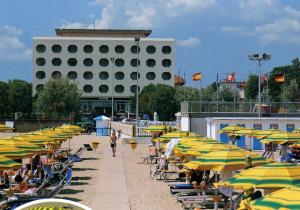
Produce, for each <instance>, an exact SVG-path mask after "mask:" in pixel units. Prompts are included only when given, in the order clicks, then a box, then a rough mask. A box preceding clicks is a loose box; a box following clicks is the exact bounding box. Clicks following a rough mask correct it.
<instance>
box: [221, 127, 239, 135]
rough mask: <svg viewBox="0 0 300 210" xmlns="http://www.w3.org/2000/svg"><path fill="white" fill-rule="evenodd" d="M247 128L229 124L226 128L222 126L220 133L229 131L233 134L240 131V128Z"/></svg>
mask: <svg viewBox="0 0 300 210" xmlns="http://www.w3.org/2000/svg"><path fill="white" fill-rule="evenodd" d="M243 129H245V128H244V127H241V126H237V125H228V126H226V127H224V128H222V129H221V130H220V131H219V133H220V134H222V133H227V134H229V135H231V134H234V133H235V132H237V131H239V130H243Z"/></svg>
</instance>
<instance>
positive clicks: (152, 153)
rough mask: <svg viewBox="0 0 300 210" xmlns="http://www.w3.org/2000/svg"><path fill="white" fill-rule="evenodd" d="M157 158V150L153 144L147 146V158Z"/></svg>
mask: <svg viewBox="0 0 300 210" xmlns="http://www.w3.org/2000/svg"><path fill="white" fill-rule="evenodd" d="M157 156H158V151H157V148H156V147H155V146H154V144H152V143H151V144H149V157H150V158H154V157H157Z"/></svg>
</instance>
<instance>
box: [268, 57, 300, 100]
mask: <svg viewBox="0 0 300 210" xmlns="http://www.w3.org/2000/svg"><path fill="white" fill-rule="evenodd" d="M278 73H281V74H284V82H283V83H278V82H276V80H275V77H276V75H277V74H278ZM291 80H296V83H297V84H298V85H300V61H299V59H298V58H295V59H293V60H292V64H291V65H287V66H279V67H275V68H273V70H272V71H271V72H270V77H269V89H270V95H271V99H272V100H273V101H281V100H283V98H282V90H283V88H284V86H286V85H287V84H290V82H291Z"/></svg>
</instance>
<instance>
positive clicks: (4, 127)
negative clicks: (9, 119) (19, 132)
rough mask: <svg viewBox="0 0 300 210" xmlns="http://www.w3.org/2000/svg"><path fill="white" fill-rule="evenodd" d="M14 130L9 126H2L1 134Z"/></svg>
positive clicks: (0, 126)
mask: <svg viewBox="0 0 300 210" xmlns="http://www.w3.org/2000/svg"><path fill="white" fill-rule="evenodd" d="M13 130H14V129H13V128H11V127H8V126H6V125H4V124H0V132H7V131H10V132H11V131H13Z"/></svg>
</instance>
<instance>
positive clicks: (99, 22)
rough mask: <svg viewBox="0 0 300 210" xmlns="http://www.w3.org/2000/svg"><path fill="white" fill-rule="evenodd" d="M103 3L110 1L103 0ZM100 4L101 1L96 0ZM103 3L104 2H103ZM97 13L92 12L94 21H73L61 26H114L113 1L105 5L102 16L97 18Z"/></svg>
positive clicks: (79, 27) (75, 27) (76, 27)
mask: <svg viewBox="0 0 300 210" xmlns="http://www.w3.org/2000/svg"><path fill="white" fill-rule="evenodd" d="M101 2H103V3H105V2H108V1H103V0H102V1H101ZM96 3H97V4H100V1H97V2H94V4H96ZM101 4H102V3H101ZM95 17H96V16H95V15H94V14H91V15H90V18H93V19H94V20H93V23H82V22H73V23H64V24H63V25H62V26H60V28H74V29H81V28H94V23H95V28H100V29H101V28H110V27H112V23H113V17H114V7H113V5H112V4H111V3H109V4H107V5H105V6H104V7H103V9H102V11H101V13H100V18H96V19H95Z"/></svg>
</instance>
